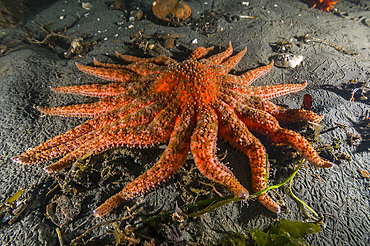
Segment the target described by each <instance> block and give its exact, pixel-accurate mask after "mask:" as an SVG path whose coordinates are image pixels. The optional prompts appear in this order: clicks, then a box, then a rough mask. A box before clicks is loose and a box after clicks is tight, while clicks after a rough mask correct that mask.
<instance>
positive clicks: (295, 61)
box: [271, 54, 303, 68]
mask: <svg viewBox="0 0 370 246" xmlns="http://www.w3.org/2000/svg"><path fill="white" fill-rule="evenodd" d="M271 59H272V60H274V62H275V66H277V67H283V68H294V67H296V66H298V65H300V64H301V63H302V61H303V56H302V55H294V54H278V55H275V56H272V57H271Z"/></svg>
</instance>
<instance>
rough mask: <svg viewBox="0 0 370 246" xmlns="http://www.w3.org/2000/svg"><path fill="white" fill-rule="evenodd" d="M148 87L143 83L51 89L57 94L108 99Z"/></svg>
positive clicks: (87, 85)
mask: <svg viewBox="0 0 370 246" xmlns="http://www.w3.org/2000/svg"><path fill="white" fill-rule="evenodd" d="M144 86H146V84H145V83H144V82H142V81H140V82H132V83H115V82H113V83H108V84H85V85H70V86H61V87H51V90H52V91H54V92H57V93H69V94H75V95H82V96H89V97H108V96H117V95H120V94H123V93H125V92H126V91H128V90H137V89H139V88H142V87H144Z"/></svg>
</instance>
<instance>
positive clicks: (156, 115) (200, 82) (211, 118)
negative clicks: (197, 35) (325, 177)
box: [12, 43, 332, 217]
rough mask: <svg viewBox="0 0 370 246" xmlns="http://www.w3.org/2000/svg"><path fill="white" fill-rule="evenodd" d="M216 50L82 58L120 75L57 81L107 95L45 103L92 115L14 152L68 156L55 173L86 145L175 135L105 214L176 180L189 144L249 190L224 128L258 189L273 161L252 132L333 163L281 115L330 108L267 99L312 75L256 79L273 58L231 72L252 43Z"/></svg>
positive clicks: (242, 193) (214, 176) (103, 146)
mask: <svg viewBox="0 0 370 246" xmlns="http://www.w3.org/2000/svg"><path fill="white" fill-rule="evenodd" d="M211 50H212V48H204V47H199V48H197V49H196V50H194V51H193V52H192V53H191V54H190V56H189V58H188V59H187V60H185V61H183V62H177V61H175V60H173V59H171V58H169V57H166V56H159V57H155V58H137V57H133V56H127V55H121V54H119V53H116V55H117V57H118V58H120V59H122V60H123V61H125V62H127V63H129V64H128V65H114V64H105V63H100V62H98V61H97V60H94V65H95V67H90V66H83V65H80V64H76V65H77V68H78V69H79V70H81V71H82V72H85V73H87V74H91V75H94V76H97V77H100V78H103V79H107V80H110V81H113V82H112V83H108V84H87V85H75V86H66V87H59V88H52V90H54V91H55V92H60V93H74V94H79V95H86V96H94V97H100V98H101V99H100V100H99V101H98V102H95V103H89V104H81V105H71V106H60V107H52V108H47V107H37V109H38V110H39V111H40V112H42V113H44V114H50V115H61V116H78V117H93V118H92V119H90V120H88V121H86V122H85V123H83V124H81V125H79V126H77V127H76V128H74V129H71V130H69V131H67V132H66V133H64V134H61V135H59V136H56V137H54V138H52V139H50V140H48V141H46V142H45V143H42V144H40V145H39V146H37V147H35V148H33V149H30V150H28V151H27V152H25V153H23V154H21V155H19V156H16V157H14V158H12V160H13V161H14V162H17V163H22V164H30V163H35V162H42V161H47V160H50V159H54V158H58V157H62V158H60V159H59V160H58V161H57V162H55V163H54V164H52V165H50V166H47V167H45V171H47V172H56V171H59V170H62V169H64V168H68V167H70V166H71V165H72V163H73V162H74V161H76V160H77V159H78V158H81V157H83V156H85V155H86V154H88V153H93V154H98V153H101V152H103V151H105V150H107V149H111V148H115V147H140V148H142V147H150V146H153V145H156V144H161V143H168V146H167V148H166V149H165V151H164V152H163V154H162V156H161V158H160V159H159V161H158V162H157V163H156V164H155V165H154V166H153V167H152V168H151V169H149V170H148V171H147V172H145V173H143V174H142V175H140V176H139V177H137V178H136V179H135V180H134V181H132V182H131V183H129V184H128V185H127V186H126V187H125V188H124V189H123V190H122V191H121V192H119V193H117V194H116V195H114V196H112V197H111V198H109V199H108V200H107V201H105V202H104V203H103V204H102V205H101V206H100V207H98V208H97V209H96V210H95V211H94V213H95V216H97V217H101V216H104V215H106V214H108V213H110V212H111V211H112V210H113V209H114V208H117V207H119V206H121V205H122V204H123V203H124V202H126V201H128V200H131V199H133V198H135V197H137V196H139V195H141V194H144V193H146V192H148V191H149V190H151V189H153V188H155V187H156V186H158V185H159V184H160V183H162V182H164V181H166V180H167V179H169V178H170V177H171V176H173V175H174V174H175V173H176V172H177V171H178V170H179V168H180V167H181V165H182V164H183V163H184V161H185V159H186V157H187V155H188V154H189V152H191V153H192V154H193V156H194V161H195V165H196V167H197V168H198V170H199V171H200V172H201V173H203V174H204V175H205V176H206V177H207V178H209V179H211V180H213V181H215V182H217V183H219V184H222V185H224V186H225V187H227V188H228V189H229V190H230V191H231V192H232V193H233V194H234V195H235V196H237V197H240V198H245V199H246V198H248V194H249V193H248V191H247V189H245V188H244V187H243V186H242V185H241V184H240V182H239V181H238V180H237V178H236V177H235V176H234V174H233V173H232V172H231V171H230V170H229V169H228V168H227V167H226V166H225V165H224V164H223V163H222V162H221V161H220V160H218V159H217V156H216V141H217V138H218V137H219V136H221V137H222V138H223V139H225V140H226V141H228V142H230V143H231V144H232V145H233V146H234V147H235V148H237V149H239V150H240V151H242V152H243V153H244V154H245V155H247V156H248V157H249V160H250V166H251V171H252V187H253V190H254V192H258V191H260V190H263V189H265V188H266V186H267V180H266V177H268V172H269V167H268V165H266V150H265V148H264V146H263V145H262V143H261V142H260V141H259V140H258V139H257V138H256V137H255V136H254V135H253V134H252V133H251V131H254V132H258V133H261V134H265V135H267V136H268V137H269V139H270V140H271V141H272V142H275V143H278V144H287V145H290V146H292V147H293V148H295V149H296V150H297V151H298V152H299V153H301V154H302V155H303V157H304V158H305V159H307V160H308V161H309V162H310V163H311V164H312V165H314V166H317V167H323V168H329V167H331V166H332V164H331V163H330V162H328V161H324V160H322V159H321V158H320V157H319V155H318V154H317V153H316V151H315V150H314V149H313V147H312V146H311V145H310V144H309V143H308V142H307V140H306V139H305V138H304V137H302V136H301V135H299V134H298V133H296V132H294V131H291V130H288V129H284V128H282V127H280V125H279V122H296V121H311V122H315V123H319V122H320V121H321V119H322V117H321V116H319V115H317V114H315V113H313V112H311V111H307V110H304V109H286V108H282V107H279V106H277V105H275V104H273V103H272V102H270V101H268V100H267V99H268V98H272V97H276V96H280V95H285V94H288V93H292V92H297V91H299V90H302V89H303V88H305V87H306V85H307V83H306V82H304V83H301V84H291V85H272V86H249V85H250V84H251V83H252V82H253V81H254V80H255V79H257V78H258V77H259V76H261V75H263V74H265V73H267V72H269V71H270V70H271V68H272V67H273V62H271V63H270V64H269V65H267V66H263V67H260V68H256V69H253V70H250V71H247V72H246V73H244V74H242V75H240V76H235V75H231V74H229V71H230V70H231V69H232V68H233V67H234V66H235V65H236V64H238V63H239V61H240V60H241V58H242V57H243V55H244V54H245V52H246V49H244V50H242V51H241V52H239V53H238V54H236V55H234V56H231V55H232V53H233V49H232V46H231V43H229V46H228V48H227V49H226V50H225V51H223V52H221V53H218V54H215V55H212V56H210V55H209V53H210V52H211ZM206 57H207V58H206ZM267 164H268V163H267ZM258 200H259V201H260V202H261V203H262V204H263V205H264V206H265V207H267V208H268V209H269V210H271V211H273V212H275V213H278V212H280V207H279V205H278V204H277V203H276V202H275V201H273V200H272V199H271V198H270V196H269V195H268V194H267V193H264V194H262V195H260V196H259V197H258Z"/></svg>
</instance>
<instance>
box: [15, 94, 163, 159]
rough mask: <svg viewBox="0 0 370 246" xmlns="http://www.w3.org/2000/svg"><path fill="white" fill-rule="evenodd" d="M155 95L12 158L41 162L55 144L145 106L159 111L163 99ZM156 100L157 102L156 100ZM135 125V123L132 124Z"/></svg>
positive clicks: (95, 128)
mask: <svg viewBox="0 0 370 246" xmlns="http://www.w3.org/2000/svg"><path fill="white" fill-rule="evenodd" d="M154 99H155V97H154V96H152V97H149V98H147V99H145V100H144V99H141V98H138V99H135V100H134V101H133V102H131V103H130V104H128V105H126V106H125V107H122V108H119V109H116V110H112V111H109V112H107V113H105V114H102V115H99V116H98V117H95V118H93V119H91V120H88V121H86V122H85V123H83V124H81V125H79V126H77V127H75V128H74V129H71V130H68V131H67V132H65V133H63V134H61V135H58V136H56V137H54V138H51V139H49V140H48V141H46V142H44V143H42V144H40V145H39V146H37V147H35V148H32V149H30V150H28V151H27V152H25V153H23V154H21V155H19V156H16V157H13V158H12V160H13V161H14V162H17V163H21V164H31V163H35V162H40V161H43V160H45V159H40V157H41V155H40V154H39V153H42V152H45V150H48V149H51V148H53V147H55V146H58V145H61V144H64V143H67V142H69V141H72V140H75V139H77V138H79V137H81V136H83V135H85V134H87V133H89V132H92V131H95V130H97V129H99V128H103V127H105V126H107V125H109V124H111V123H113V122H116V121H118V120H120V119H122V118H124V117H125V116H126V115H128V114H130V113H132V112H135V111H137V110H140V109H141V108H143V107H145V112H146V113H148V112H157V111H158V112H159V111H160V108H163V107H164V106H163V105H164V103H165V102H164V101H163V100H157V101H156V100H154ZM154 101H155V102H154ZM130 126H133V125H130ZM49 159H50V158H49Z"/></svg>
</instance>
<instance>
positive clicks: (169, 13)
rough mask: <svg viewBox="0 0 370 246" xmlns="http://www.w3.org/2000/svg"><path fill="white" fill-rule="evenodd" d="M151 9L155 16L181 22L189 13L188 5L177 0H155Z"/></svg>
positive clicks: (167, 20)
mask: <svg viewBox="0 0 370 246" xmlns="http://www.w3.org/2000/svg"><path fill="white" fill-rule="evenodd" d="M152 10H153V14H154V15H155V17H157V18H158V19H160V20H163V21H166V22H171V21H174V22H182V21H184V20H186V19H187V18H189V17H190V15H191V9H190V7H189V6H188V5H187V4H186V3H184V2H183V1H177V0H156V1H154V2H153V6H152Z"/></svg>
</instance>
